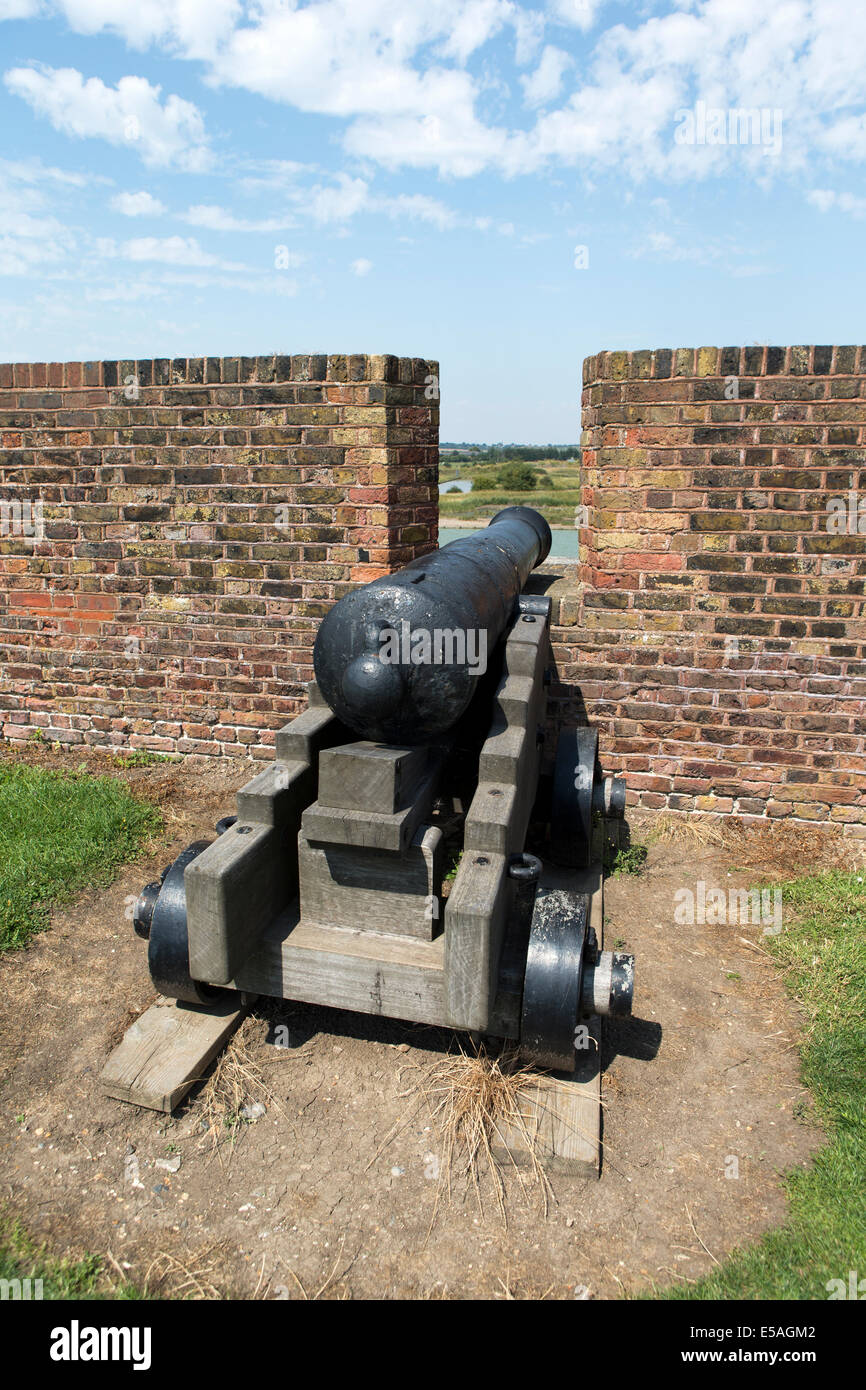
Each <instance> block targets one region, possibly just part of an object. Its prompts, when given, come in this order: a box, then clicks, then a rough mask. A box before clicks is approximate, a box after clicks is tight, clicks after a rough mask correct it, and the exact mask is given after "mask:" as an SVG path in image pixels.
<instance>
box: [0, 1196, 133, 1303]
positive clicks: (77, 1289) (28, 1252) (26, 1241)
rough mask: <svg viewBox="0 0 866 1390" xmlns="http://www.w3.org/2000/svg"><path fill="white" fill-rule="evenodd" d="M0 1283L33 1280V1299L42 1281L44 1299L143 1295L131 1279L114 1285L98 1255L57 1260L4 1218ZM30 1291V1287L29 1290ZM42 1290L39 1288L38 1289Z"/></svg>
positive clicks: (0, 1227)
mask: <svg viewBox="0 0 866 1390" xmlns="http://www.w3.org/2000/svg"><path fill="white" fill-rule="evenodd" d="M0 1279H22V1280H23V1279H30V1280H31V1298H32V1297H33V1296H34V1294H35V1292H36V1287H34V1285H33V1283H32V1281H34V1280H37V1279H41V1280H42V1289H41V1293H42V1298H43V1299H59V1300H64V1301H68V1300H70V1299H74V1300H78V1299H85V1300H88V1301H90V1300H93V1299H103V1298H117V1299H123V1300H126V1299H137V1298H140V1297H141V1295H140V1293H139V1291H138V1289H137V1288H136V1287H135V1285H134V1284H132V1283H130V1281H129V1280H128V1279H125V1278H124V1279H123V1280H122V1281H121V1282H120V1283H114V1282H113V1281H112V1278H111V1275H110V1274H109V1272H108V1268H107V1266H106V1264H105V1263H104V1261H103V1260H101V1259H100V1258H99V1256H98V1255H85V1256H84V1257H83V1258H82V1259H78V1260H73V1259H57V1258H55V1257H54V1256H52V1255H49V1254H48V1253H47V1251H46V1250H45V1247H44V1246H37V1245H36V1244H35V1243H34V1242H33V1241H32V1240H31V1239H30V1237H29V1236H28V1235H27V1234H26V1232H25V1231H24V1230H23V1228H22V1227H21V1225H20V1224H19V1223H18V1222H17V1221H14V1220H10V1219H8V1218H7V1217H4V1216H3V1215H2V1214H0ZM25 1287H26V1286H25ZM37 1287H38V1286H37Z"/></svg>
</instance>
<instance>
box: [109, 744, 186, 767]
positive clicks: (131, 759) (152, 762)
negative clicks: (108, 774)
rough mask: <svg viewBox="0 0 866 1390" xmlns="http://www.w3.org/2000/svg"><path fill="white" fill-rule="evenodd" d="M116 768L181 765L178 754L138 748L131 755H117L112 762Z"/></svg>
mask: <svg viewBox="0 0 866 1390" xmlns="http://www.w3.org/2000/svg"><path fill="white" fill-rule="evenodd" d="M111 761H112V762H113V764H114V766H115V767H123V768H127V767H155V766H156V764H157V763H179V762H180V757H179V756H178V755H177V754H169V753H150V752H148V750H147V749H146V748H136V749H134V750H133V751H132V752H131V753H117V754H116V755H115V757H113V758H112V760H111Z"/></svg>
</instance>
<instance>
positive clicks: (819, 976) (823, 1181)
mask: <svg viewBox="0 0 866 1390" xmlns="http://www.w3.org/2000/svg"><path fill="white" fill-rule="evenodd" d="M783 903H784V905H785V927H784V930H783V931H782V932H781V934H780V935H779V936H777V937H766V938H764V941H765V942H766V949H767V951H768V952H769V953H770V954H771V955H772V956H773V957H774V958H775V960H776V963H777V964H778V966H779V968H780V969H781V970H782V971H783V972H784V975H785V981H786V984H787V986H788V988H789V990H790V992H791V993H792V994H793V996H794V998H795V999H797V1001H798V1002H799V1004H800V1005H801V1006H802V1008H803V1010H804V1012H805V1015H806V1023H805V1030H804V1036H803V1039H802V1043H801V1047H800V1056H801V1061H802V1077H803V1082H804V1084H805V1085H806V1086H807V1087H808V1088H809V1091H810V1093H811V1096H812V1101H813V1106H814V1110H813V1115H814V1119H815V1120H816V1121H817V1122H818V1123H819V1124H820V1125H821V1127H822V1128H823V1129H824V1130H825V1132H826V1134H827V1143H826V1144H825V1146H824V1147H823V1148H822V1149H820V1150H819V1151H818V1153H817V1154H816V1156H815V1158H814V1160H813V1161H812V1163H811V1164H810V1166H809V1167H808V1168H805V1169H797V1170H795V1171H794V1172H793V1173H791V1174H789V1176H788V1177H787V1179H786V1182H785V1190H786V1194H787V1197H788V1204H789V1212H788V1219H787V1221H786V1222H785V1224H784V1225H782V1226H780V1227H778V1228H777V1229H776V1230H774V1231H770V1232H769V1233H768V1234H767V1235H766V1236H764V1237H763V1239H762V1240H761V1241H760V1242H759V1243H758V1244H756V1245H754V1246H752V1247H751V1248H749V1249H745V1250H741V1251H737V1252H735V1253H734V1254H733V1255H732V1256H731V1258H730V1259H728V1260H726V1261H725V1263H724V1264H722V1265H720V1266H719V1268H718V1269H715V1270H714V1271H713V1273H712V1274H710V1275H709V1276H708V1277H707V1278H705V1279H702V1280H700V1281H699V1282H698V1283H696V1284H683V1285H677V1286H675V1287H673V1288H669V1289H663V1290H658V1289H657V1290H655V1294H656V1296H657V1297H662V1298H675V1299H824V1298H827V1297H828V1291H827V1284H828V1283H829V1281H830V1280H833V1279H840V1280H844V1282H845V1284H846V1285H847V1283H848V1276H849V1271H850V1270H857V1271H858V1277H859V1278H863V1277H864V1276H866V1203H864V1201H863V1191H864V1188H863V1174H864V1172H866V1022H864V1020H866V874H857V873H856V872H855V873H849V872H841V871H839V870H828V871H826V872H824V873H820V874H814V875H811V876H809V877H805V878H799V879H795V880H793V881H792V882H789V883H787V884H785V885H783ZM804 1118H806V1117H804Z"/></svg>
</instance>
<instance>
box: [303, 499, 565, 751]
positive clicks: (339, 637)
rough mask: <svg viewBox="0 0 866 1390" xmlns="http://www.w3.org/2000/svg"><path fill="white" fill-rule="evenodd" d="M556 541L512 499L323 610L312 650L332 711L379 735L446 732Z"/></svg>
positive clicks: (389, 738) (402, 738) (420, 738)
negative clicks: (478, 524) (480, 526)
mask: <svg viewBox="0 0 866 1390" xmlns="http://www.w3.org/2000/svg"><path fill="white" fill-rule="evenodd" d="M550 546H551V534H550V527H549V526H548V524H547V522H546V521H545V519H544V517H543V516H541V514H540V513H539V512H536V511H533V509H532V508H531V507H506V508H505V510H504V511H501V512H498V513H497V515H496V516H494V517H493V518H492V520H491V521H490V523H489V525H488V526H487V527H486V529H485V530H484V531H480V532H475V533H473V534H472V535H471V536H466V537H465V538H461V539H460V540H456V541H452V542H451V543H450V545H445V546H443V547H442V548H441V549H440V550H436V551H434V552H433V553H432V554H431V555H425V556H423V558H422V559H420V560H413V561H412V563H411V564H409V565H407V566H406V567H405V569H402V570H398V571H397V573H396V574H390V575H385V576H384V577H383V578H381V579H374V580H373V582H372V583H371V584H367V585H365V586H364V587H363V588H362V589H356V590H355V591H354V592H353V593H350V594H347V595H346V596H345V598H342V599H341V600H340V602H339V603H337V604H335V605H334V607H333V608H332V609H331V611H330V613H328V614H327V616H326V617H325V618H324V620H323V622H322V624H321V626H320V628H319V632H318V635H317V637H316V645H315V649H314V652H313V664H314V666H315V671H316V680H317V682H318V685H319V689H320V690H321V692H322V695H323V696H324V698H325V699H326V700H327V702H328V704H329V705H330V706H331V709H332V710H333V711H334V713H335V714H336V715H337V716H338V717H339V718H340V719H341V720H342V722H343V723H344V724H346V725H348V727H349V728H351V729H354V730H355V732H356V733H358V734H360V736H361V737H362V738H366V739H371V740H374V741H375V742H380V743H396V744H418V743H427V742H429V741H430V740H431V739H435V738H437V737H440V736H441V735H443V734H445V733H447V731H448V730H449V729H450V728H452V727H453V725H454V724H456V722H457V720H458V719H459V718H460V716H461V715H462V714H463V712H464V710H465V709H466V708H467V706H468V705H469V702H470V701H471V699H472V696H473V695H474V693H475V689H476V680H477V677H478V676H480V675H483V674H484V671H485V670H486V669H487V658H488V655H489V654H490V653H492V651H493V648H494V647H495V646H496V643H497V642H498V641H499V639H500V637H501V636H502V634H503V632H504V631H505V628H506V626H507V624H508V622H509V620H510V619H511V618H512V616H513V614H514V610H515V605H516V603H517V596H518V594H519V593H520V592H521V590H522V588H523V586H524V584H525V582H526V580H527V578H528V576H529V575H530V574H531V572H532V571H533V570H534V569H535V568H536V566H537V565H540V564H541V563H542V562H543V561H544V560H545V559H546V557H547V555H548V554H549V553H550Z"/></svg>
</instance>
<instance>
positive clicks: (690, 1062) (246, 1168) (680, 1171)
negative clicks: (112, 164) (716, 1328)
mask: <svg viewBox="0 0 866 1390" xmlns="http://www.w3.org/2000/svg"><path fill="white" fill-rule="evenodd" d="M28 756H30V754H29V753H28ZM32 757H33V758H34V759H35V760H40V759H41V758H43V757H44V758H45V759H46V760H50V761H51V762H52V763H53V764H54V765H64V764H65V763H68V764H72V765H80V763H81V762H82V761H85V762H87V763H88V765H89V766H92V767H93V768H101V769H102V770H106V768H107V767H108V766H110V765H109V764H107V763H106V762H105V761H104V760H103V761H100V758H99V757H98V756H97V755H95V754H88V755H85V756H84V757H81V756H79V755H68V754H59V755H54V754H51V753H44V754H43V753H40V752H34V753H33V754H32ZM260 766H261V764H258V765H257V767H260ZM251 770H256V768H251V765H249V764H244V763H233V764H229V765H225V764H223V765H219V766H218V767H217V768H216V770H214V771H213V772H197V773H192V772H190V771H187V770H185V769H184V768H183V767H182V766H181V765H171V766H168V765H160V766H157V767H152V768H143V769H138V770H134V771H130V772H128V773H126V774H124V775H125V776H127V777H128V779H129V780H130V782H131V783H132V784H133V785H138V786H139V787H140V788H141V790H142V791H143V792H146V793H147V794H148V795H150V796H151V797H153V798H155V799H156V800H157V801H158V802H159V803H160V804H161V805H162V808H163V811H164V813H165V814H166V815H167V818H168V822H167V828H166V835H165V838H164V840H163V841H162V843H161V844H160V846H159V847H158V850H157V852H156V853H154V854H153V855H150V856H148V857H145V858H142V859H141V860H140V862H138V863H136V864H134V865H130V866H128V867H127V868H126V869H125V870H124V871H123V872H122V873H121V875H120V876H119V877H118V879H117V881H116V882H115V883H114V885H113V886H112V887H111V888H110V889H108V890H102V891H100V892H98V893H85V894H84V895H83V896H82V897H81V898H80V899H79V900H78V901H77V902H76V903H75V904H74V905H73V906H72V907H71V908H70V909H68V910H64V911H58V912H57V913H56V914H55V917H54V920H53V924H52V927H51V929H50V930H49V931H47V932H44V933H42V934H41V935H39V936H38V937H36V938H35V939H34V941H33V944H32V945H31V946H30V948H29V949H28V950H26V951H22V952H18V953H11V954H8V955H6V956H5V957H4V958H2V959H0V997H2V1001H3V1002H2V1017H0V1201H5V1202H6V1203H7V1206H8V1208H9V1209H10V1210H12V1211H14V1212H15V1213H16V1214H17V1215H18V1216H19V1217H20V1219H21V1221H22V1223H23V1225H24V1226H25V1227H26V1228H27V1229H28V1230H29V1232H30V1233H31V1234H32V1235H33V1236H34V1237H35V1238H37V1239H40V1240H42V1239H44V1240H45V1241H46V1242H47V1244H48V1247H49V1249H51V1250H52V1252H54V1253H57V1254H63V1253H76V1254H80V1253H82V1252H86V1251H89V1252H94V1253H97V1254H100V1255H103V1256H105V1257H106V1258H107V1259H108V1260H109V1262H110V1265H111V1268H113V1269H115V1270H118V1271H120V1270H122V1271H123V1272H124V1273H125V1274H126V1275H127V1276H128V1277H129V1278H130V1279H132V1280H134V1281H136V1282H138V1283H139V1284H142V1283H144V1281H145V1280H146V1279H147V1280H148V1287H150V1288H153V1289H156V1290H157V1291H160V1292H174V1293H175V1294H177V1293H179V1292H184V1291H185V1292H199V1293H211V1294H212V1293H213V1292H215V1291H216V1292H219V1293H222V1294H228V1295H232V1296H237V1297H253V1296H256V1297H259V1298H263V1297H264V1298H269V1299H273V1298H302V1297H309V1298H313V1297H316V1296H320V1297H323V1298H412V1299H419V1298H440V1297H447V1298H509V1297H513V1298H540V1297H543V1296H546V1297H549V1298H575V1297H576V1298H586V1297H591V1298H615V1297H618V1296H620V1295H622V1294H623V1293H624V1292H625V1293H632V1292H636V1291H638V1290H640V1289H641V1288H643V1287H645V1286H646V1285H647V1284H649V1283H650V1282H651V1281H654V1282H657V1283H661V1284H665V1283H669V1282H672V1281H675V1280H694V1279H696V1278H698V1277H700V1276H701V1275H702V1274H704V1273H706V1272H707V1271H708V1270H709V1269H710V1268H711V1266H712V1262H713V1259H714V1258H715V1259H719V1260H720V1259H722V1258H723V1257H724V1255H725V1254H726V1252H728V1251H730V1250H731V1249H732V1247H734V1246H735V1245H738V1244H742V1243H744V1242H750V1241H754V1240H756V1239H757V1238H758V1237H759V1236H760V1235H761V1233H762V1232H764V1231H766V1230H767V1229H768V1228H769V1227H771V1226H773V1225H777V1224H779V1223H780V1222H781V1221H782V1220H783V1219H784V1216H785V1201H784V1198H783V1196H782V1193H781V1188H780V1181H779V1174H780V1172H781V1171H782V1170H784V1169H788V1168H791V1167H793V1166H795V1165H798V1164H805V1163H806V1162H808V1159H809V1157H810V1155H811V1154H812V1153H813V1152H814V1150H815V1148H816V1147H817V1146H818V1145H819V1144H820V1142H821V1136H820V1134H819V1132H818V1131H817V1130H816V1129H815V1128H814V1127H813V1125H812V1124H811V1123H810V1121H809V1098H808V1095H807V1094H806V1093H805V1092H804V1090H803V1088H802V1086H801V1085H800V1083H799V1080H798V1064H797V1056H796V1039H797V1034H798V1030H799V1028H800V1024H801V1020H800V1018H799V1015H798V1011H797V1008H796V1006H795V1005H793V1004H792V1003H791V1002H790V1001H789V999H788V998H787V996H786V995H785V991H784V988H783V985H782V983H781V980H780V978H779V974H778V972H777V971H776V970H775V969H774V967H773V965H772V963H771V962H770V960H769V958H768V957H767V956H766V954H765V953H764V952H763V949H762V946H761V927H760V925H758V926H755V927H742V926H740V925H736V924H735V925H724V926H719V925H715V926H713V925H695V926H680V925H676V924H675V922H674V903H675V899H674V894H675V893H676V891H677V889H679V888H682V887H683V886H692V887H694V885H695V882H696V880H698V879H703V880H704V881H705V882H706V884H707V885H708V886H719V887H725V888H726V889H727V888H729V887H731V886H744V887H747V886H749V885H750V883H752V882H754V881H756V879H757V877H758V875H757V873H756V871H755V870H754V869H750V870H748V871H737V869H736V864H735V863H734V864H732V863H731V856H730V853H729V852H725V851H723V850H721V849H720V848H719V847H714V846H712V845H700V844H698V845H694V846H692V845H689V846H687V847H684V846H683V844H681V843H664V842H658V843H655V844H654V845H653V846H652V848H651V850H650V854H649V859H648V861H647V865H646V868H645V869H644V871H643V872H642V873H641V874H640V875H639V876H637V877H622V878H611V879H609V880H608V882H607V886H606V899H605V907H606V926H605V942H606V945H607V946H608V947H610V946H611V945H617V946H621V947H623V948H624V949H628V950H632V951H634V953H635V955H636V957H637V971H636V992H635V1008H634V1017H633V1018H632V1019H631V1020H628V1021H625V1022H624V1023H622V1024H619V1025H616V1024H614V1023H613V1022H610V1021H608V1022H606V1024H605V1051H604V1077H603V1096H604V1105H605V1111H604V1166H603V1172H602V1177H601V1179H600V1181H597V1182H595V1181H589V1180H587V1179H584V1178H574V1177H569V1176H566V1175H563V1174H555V1175H553V1176H552V1185H553V1193H554V1197H553V1200H552V1202H551V1204H550V1209H549V1212H548V1214H547V1215H546V1216H545V1214H544V1211H543V1206H542V1201H541V1194H540V1191H539V1190H538V1188H537V1187H535V1186H533V1185H531V1184H528V1183H527V1184H526V1185H525V1187H522V1186H521V1182H520V1179H519V1178H518V1177H517V1176H516V1174H514V1173H506V1174H505V1178H504V1180H505V1186H506V1194H507V1197H506V1201H507V1225H505V1224H503V1221H502V1219H501V1216H500V1213H499V1211H498V1208H497V1204H496V1201H495V1197H494V1192H493V1186H492V1183H491V1181H490V1176H489V1174H486V1175H485V1174H484V1173H482V1176H481V1186H480V1192H481V1206H480V1207H479V1203H478V1200H477V1198H476V1195H475V1193H474V1192H473V1190H472V1188H471V1186H470V1185H468V1184H467V1183H466V1182H465V1181H463V1180H460V1179H458V1180H457V1181H456V1183H455V1185H454V1187H453V1190H452V1193H451V1198H450V1201H449V1199H448V1197H447V1194H446V1192H445V1189H444V1185H443V1182H442V1177H443V1176H444V1175H443V1173H442V1165H441V1162H440V1160H441V1156H442V1139H441V1135H440V1134H439V1133H438V1132H437V1129H436V1126H435V1125H434V1124H433V1123H432V1121H431V1118H430V1114H429V1109H428V1107H427V1106H426V1105H425V1102H424V1100H423V1097H422V1093H421V1088H420V1083H421V1082H422V1081H423V1079H424V1077H425V1076H429V1074H430V1072H431V1069H432V1068H434V1067H435V1066H436V1063H437V1059H439V1058H441V1056H442V1054H443V1053H444V1052H446V1051H447V1049H448V1047H449V1046H450V1045H452V1044H453V1035H450V1034H448V1033H446V1032H445V1031H441V1030H436V1029H432V1028H425V1027H421V1026H419V1025H407V1024H402V1023H398V1022H392V1021H387V1020H381V1019H375V1018H364V1017H361V1016H358V1015H353V1014H346V1013H340V1012H337V1011H334V1010H328V1009H320V1008H314V1007H311V1006H307V1005H289V1004H276V1003H272V1002H268V1003H266V1004H264V1005H263V1006H261V1007H257V1008H256V1009H255V1010H254V1011H253V1013H252V1015H251V1017H250V1018H249V1020H248V1021H247V1022H246V1023H245V1025H244V1027H243V1030H242V1034H241V1035H240V1037H241V1044H240V1045H239V1046H240V1050H239V1052H238V1057H239V1060H240V1061H242V1062H243V1063H244V1065H245V1066H248V1067H251V1068H252V1073H253V1075H255V1074H256V1073H258V1074H259V1075H260V1076H261V1078H262V1079H263V1084H264V1086H265V1088H266V1092H267V1104H266V1108H265V1113H264V1115H262V1116H261V1117H260V1118H258V1119H253V1120H252V1122H246V1121H242V1122H241V1123H240V1124H239V1125H237V1126H236V1127H235V1129H234V1131H233V1134H232V1135H231V1136H229V1137H228V1138H226V1139H225V1141H224V1142H222V1143H221V1144H220V1145H219V1146H218V1147H217V1148H215V1147H214V1138H213V1134H212V1133H210V1132H209V1130H208V1108H207V1105H208V1088H207V1084H206V1083H203V1084H202V1085H199V1086H198V1087H197V1088H196V1090H195V1091H194V1092H193V1093H191V1095H190V1096H189V1097H188V1098H187V1100H186V1101H185V1102H184V1103H183V1104H182V1105H181V1107H180V1108H179V1110H178V1111H177V1112H176V1113H175V1115H174V1116H172V1117H168V1116H165V1115H162V1114H159V1113H156V1112H152V1111H143V1110H138V1109H136V1108H135V1107H133V1106H130V1105H126V1104H122V1103H120V1102H117V1101H113V1100H109V1099H107V1098H105V1097H104V1096H103V1095H102V1094H101V1093H100V1089H99V1086H98V1076H99V1072H100V1070H101V1068H102V1066H103V1064H104V1062H105V1059H106V1058H107V1056H108V1054H109V1052H110V1051H111V1049H112V1047H113V1046H114V1045H115V1044H116V1043H117V1041H118V1040H119V1039H120V1038H121V1036H122V1035H123V1032H124V1030H125V1028H126V1027H127V1026H128V1024H129V1023H130V1022H131V1021H132V1019H133V1018H135V1017H136V1016H137V1015H138V1014H139V1013H140V1012H141V1011H142V1010H143V1009H144V1008H146V1007H147V1006H148V1005H149V1004H150V1003H151V1002H152V1001H153V998H154V993H153V989H152V987H151V984H150V980H149V977H148V974H147V967H146V951H145V947H144V943H143V942H141V941H139V940H138V939H137V938H136V937H135V935H134V934H133V931H132V927H131V923H130V922H129V921H128V920H126V918H125V912H126V909H127V905H128V903H129V902H130V901H131V899H132V898H133V896H134V895H137V894H138V892H139V890H140V888H141V886H142V885H143V884H144V883H145V882H146V881H147V880H148V879H150V878H153V877H154V876H155V874H156V873H157V872H158V871H159V870H160V869H161V868H162V867H163V866H164V865H165V864H166V863H168V862H169V861H170V860H171V858H172V857H173V856H174V855H175V854H176V853H178V852H179V851H180V849H182V848H183V847H184V846H185V845H186V844H187V843H188V842H189V841H190V840H191V839H194V838H198V837H200V836H202V835H209V834H212V833H213V826H214V822H215V821H216V819H217V818H218V816H219V815H221V814H224V813H226V812H229V811H233V810H234V798H233V796H232V794H231V793H232V791H233V790H234V789H235V788H237V787H238V786H240V785H242V784H243V783H244V782H245V781H246V780H247V779H248V777H249V775H251ZM646 824H647V823H646V822H644V823H643V824H641V823H640V822H638V824H635V821H634V819H633V818H632V834H633V838H634V839H635V840H640V839H642V837H643V833H644V832H645V830H646ZM803 867H805V866H804V865H803V863H802V862H801V861H799V860H798V859H796V858H795V857H794V856H792V862H791V871H792V872H796V871H797V870H799V869H802V868H803ZM732 869H733V870H734V872H733V873H731V870H732ZM747 943H751V944H747ZM279 1024H285V1025H286V1026H287V1027H288V1030H289V1038H290V1046H289V1047H279V1046H276V1045H274V1041H273V1039H274V1038H275V1037H277V1036H278V1035H277V1034H276V1033H275V1027H276V1026H277V1025H279ZM269 1039H271V1041H269ZM246 1059H248V1060H246ZM234 1074H235V1076H236V1077H237V1076H238V1074H239V1067H236V1068H235V1072H234ZM261 1095H262V1092H261V1091H260V1090H256V1089H255V1088H252V1089H250V1090H249V1092H248V1094H247V1095H246V1096H245V1097H244V1098H245V1099H246V1100H249V1101H255V1100H256V1099H258V1098H260V1097H261ZM223 1133H224V1134H225V1135H229V1131H228V1130H225V1129H224V1130H223ZM232 1138H233V1139H234V1142H233V1143H232ZM178 1159H179V1160H180V1163H179V1167H178ZM157 1161H164V1162H165V1163H167V1165H168V1166H167V1167H163V1166H160V1167H156V1166H155V1164H156V1163H157ZM171 1169H176V1171H171ZM735 1171H736V1172H737V1173H738V1176H733V1173H734V1172H735Z"/></svg>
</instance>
